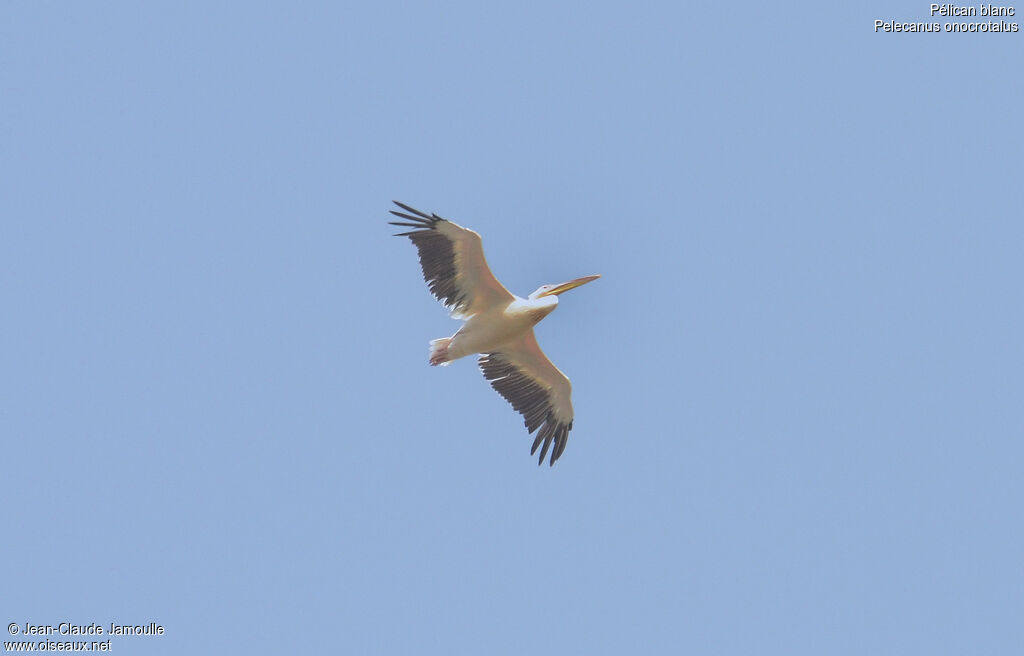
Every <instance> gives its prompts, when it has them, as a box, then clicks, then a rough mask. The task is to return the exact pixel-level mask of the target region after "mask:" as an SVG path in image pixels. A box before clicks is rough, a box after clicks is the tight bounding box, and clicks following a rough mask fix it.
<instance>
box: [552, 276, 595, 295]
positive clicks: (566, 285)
mask: <svg viewBox="0 0 1024 656" xmlns="http://www.w3.org/2000/svg"><path fill="white" fill-rule="evenodd" d="M600 277H601V275H600V274H597V275H594V276H583V277H582V278H577V279H576V280H570V281H569V282H563V283H562V284H561V285H555V286H554V287H552V288H551V289H549V290H547V291H546V292H544V293H543V294H540V295H539V296H538V297H537V298H540V297H541V296H552V295H554V296H557V295H558V294H561V293H562V292H567V291H569V290H570V289H576V288H577V287H579V286H580V285H585V284H587V283H588V282H591V281H593V280H597V279H598V278H600Z"/></svg>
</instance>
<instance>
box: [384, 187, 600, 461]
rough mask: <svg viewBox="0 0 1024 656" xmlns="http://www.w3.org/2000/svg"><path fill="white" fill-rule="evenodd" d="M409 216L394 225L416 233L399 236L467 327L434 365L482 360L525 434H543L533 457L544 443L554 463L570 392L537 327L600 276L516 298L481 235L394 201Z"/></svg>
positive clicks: (565, 437) (438, 347)
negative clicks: (563, 297) (492, 264)
mask: <svg viewBox="0 0 1024 656" xmlns="http://www.w3.org/2000/svg"><path fill="white" fill-rule="evenodd" d="M393 202H394V203H395V205H398V206H399V207H400V208H402V209H403V210H405V211H406V212H408V213H405V212H398V211H396V210H391V213H392V214H394V215H395V216H397V217H399V218H402V219H405V221H404V222H399V221H390V222H389V223H390V224H391V225H396V226H402V227H406V228H413V230H410V231H409V232H401V233H398V234H396V235H395V236H396V237H408V238H409V239H411V240H412V243H413V244H415V245H416V248H417V250H419V254H420V265H421V266H422V267H423V279H424V280H425V281H426V282H427V286H428V287H430V291H431V292H432V293H433V294H434V296H436V297H437V300H439V301H441V302H442V303H444V305H445V307H446V308H448V309H449V310H450V311H451V316H452V317H453V318H455V319H464V320H465V323H463V324H462V327H461V328H459V330H458V332H456V333H455V334H454V335H452V336H451V337H442V338H441V339H435V340H432V341H431V342H430V364H431V365H433V366H437V365H441V366H446V365H447V364H448V363H449V362H452V361H453V360H458V359H459V358H462V357H465V356H467V355H472V354H474V353H479V354H480V360H479V365H480V370H481V371H482V372H483V374H484V378H486V379H487V380H489V381H491V387H493V388H494V389H495V390H497V392H498V394H501V395H502V396H503V397H505V400H506V401H508V402H509V403H511V404H512V407H513V408H514V409H515V410H516V411H517V412H519V413H520V414H522V415H523V419H524V421H525V423H526V431H527V432H528V433H533V431H535V430H537V429H538V428H539V429H540V430H539V431H538V432H537V437H536V439H534V441H533V448H532V449H530V455H533V454H534V453H535V452H536V451H537V447H538V446H540V444H541V443H543V444H544V447H543V448H542V449H541V451H540V458H539V459H538V460H537V464H538V465H540V464H542V463H543V462H544V456H545V455H547V452H548V447H550V446H551V443H552V442H554V444H555V448H554V449H552V450H551V462H550V464H552V465H553V464H555V461H556V460H558V458H559V456H561V455H562V452H563V451H565V445H566V442H568V441H569V430H570V429H571V428H572V400H571V398H570V397H571V396H572V385H571V384H570V383H569V379H568V378H567V377H566V376H565V374H563V373H562V372H561V371H559V369H558V367H556V366H555V365H553V364H552V363H551V360H548V358H547V356H546V355H544V351H541V350H540V346H538V345H537V339H536V338H535V337H534V336H533V327H534V326H535V325H536V324H537V323H538V322H539V321H540V320H541V319H543V318H544V317H546V316H547V315H549V314H551V312H552V311H553V310H554V309H555V308H556V307H557V306H558V295H559V294H561V293H562V292H567V291H569V290H570V289H575V288H576V287H579V286H580V285H584V284H586V283H588V282H590V281H592V280H597V279H598V278H600V277H601V276H599V275H595V276H584V277H582V278H576V279H575V280H570V281H569V282H563V283H562V284H560V285H541V286H540V287H539V288H538V289H537V291H535V292H533V293H532V294H530V296H529V297H527V298H519V297H518V296H514V295H512V294H511V293H510V292H509V291H508V290H507V289H505V287H504V285H502V284H501V283H500V282H498V280H497V278H495V277H494V274H493V273H491V270H490V268H489V267H488V266H487V260H486V259H484V249H483V245H482V243H481V241H480V235H478V234H477V233H475V232H473V231H472V230H469V229H467V228H463V227H462V226H460V225H457V224H455V223H452V222H451V221H448V220H447V219H442V218H441V217H439V216H438V215H437V214H429V215H428V214H424V213H423V212H421V211H419V210H416V209H413V208H411V207H409V206H408V205H405V204H403V203H399V202H398V201H397V200H396V201H393Z"/></svg>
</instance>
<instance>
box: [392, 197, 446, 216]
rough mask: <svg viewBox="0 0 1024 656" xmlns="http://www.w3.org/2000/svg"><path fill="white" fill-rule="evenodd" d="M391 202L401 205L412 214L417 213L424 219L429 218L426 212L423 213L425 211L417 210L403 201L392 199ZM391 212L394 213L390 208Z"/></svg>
mask: <svg viewBox="0 0 1024 656" xmlns="http://www.w3.org/2000/svg"><path fill="white" fill-rule="evenodd" d="M391 202H392V203H394V204H395V205H398V206H399V207H401V208H402V209H403V210H405V211H406V212H412V213H413V214H418V215H419V216H421V217H423V218H424V219H429V218H430V216H429V215H428V214H425V213H423V212H421V211H419V210H418V209H416V208H414V207H409V206H408V205H406V204H405V203H400V202H398V201H397V200H393V201H391ZM391 213H392V214H394V210H391ZM435 216H436V215H435Z"/></svg>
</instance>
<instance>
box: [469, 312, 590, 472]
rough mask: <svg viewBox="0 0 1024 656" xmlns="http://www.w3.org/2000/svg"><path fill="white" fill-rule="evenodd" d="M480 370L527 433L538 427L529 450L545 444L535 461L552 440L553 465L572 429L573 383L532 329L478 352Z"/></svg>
mask: <svg viewBox="0 0 1024 656" xmlns="http://www.w3.org/2000/svg"><path fill="white" fill-rule="evenodd" d="M480 370H481V371H483V373H484V377H485V378H486V379H487V380H489V381H491V387H493V388H494V389H496V390H497V391H498V393H499V394H501V395H502V396H503V397H505V400H506V401H508V402H509V403H511V404H512V407H513V408H515V409H516V411H517V412H519V413H520V414H522V415H523V419H524V421H525V423H526V430H527V432H529V433H532V432H533V431H535V430H537V429H538V428H539V429H540V430H539V431H537V437H536V439H534V441H533V448H532V449H531V450H530V455H533V454H534V453H535V452H536V451H537V447H538V446H540V444H541V442H543V443H544V448H543V449H541V452H540V459H539V460H538V461H537V464H538V465H539V464H541V463H543V462H544V456H545V455H547V452H548V447H550V446H551V443H552V442H554V443H555V448H554V449H552V451H551V462H550V464H552V465H553V464H555V461H556V460H558V458H559V456H561V455H562V452H563V451H565V445H566V443H567V442H568V441H569V430H570V429H571V428H572V399H571V397H572V384H570V383H569V379H568V378H566V376H565V374H563V373H562V372H561V371H559V369H558V367H556V366H555V365H553V364H552V363H551V360H548V358H547V356H546V355H544V351H542V350H540V346H539V345H538V344H537V339H536V338H535V337H534V336H533V330H529V331H527V332H526V334H525V335H523V336H522V337H520V338H519V339H517V340H515V341H513V342H510V343H508V344H506V345H505V346H503V347H502V348H501V349H500V350H498V351H494V352H492V353H485V354H483V355H481V356H480Z"/></svg>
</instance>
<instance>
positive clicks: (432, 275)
mask: <svg viewBox="0 0 1024 656" xmlns="http://www.w3.org/2000/svg"><path fill="white" fill-rule="evenodd" d="M393 202H394V203H395V205H398V206H399V207H401V208H402V209H403V210H406V212H408V213H406V212H398V211H396V210H391V213H392V214H394V215H395V216H397V217H400V218H402V219H406V221H404V222H398V221H391V222H390V223H391V225H396V226H404V227H407V228H414V230H410V231H409V232H400V233H398V234H397V235H395V236H396V237H408V238H409V239H411V240H412V243H414V244H415V245H416V249H417V250H418V251H419V253H420V266H422V267H423V279H424V280H425V281H426V282H427V286H428V287H430V291H431V293H433V294H434V296H436V297H437V300H439V301H441V302H442V303H444V305H445V307H446V308H448V309H449V310H451V313H452V316H453V317H455V318H458V319H465V318H467V317H469V316H472V315H474V314H476V313H477V312H480V311H481V310H485V309H487V308H489V307H493V306H495V305H498V304H503V303H510V302H512V301H513V300H514V299H515V297H514V296H512V294H511V293H510V292H509V291H508V290H507V289H505V287H504V286H503V285H502V284H501V283H500V282H498V279H497V278H495V277H494V274H493V273H491V269H490V267H488V266H487V260H486V259H485V258H484V247H483V244H482V242H481V241H480V235H478V234H477V233H475V232H473V231H472V230H469V229H467V228H463V227H462V226H460V225H458V224H455V223H452V222H451V221H448V220H447V219H442V218H441V217H439V216H438V215H436V214H431V215H427V214H424V213H423V212H421V211H419V210H416V209H413V208H411V207H409V206H408V205H404V204H402V203H399V202H398V201H397V200H396V201H393Z"/></svg>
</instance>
